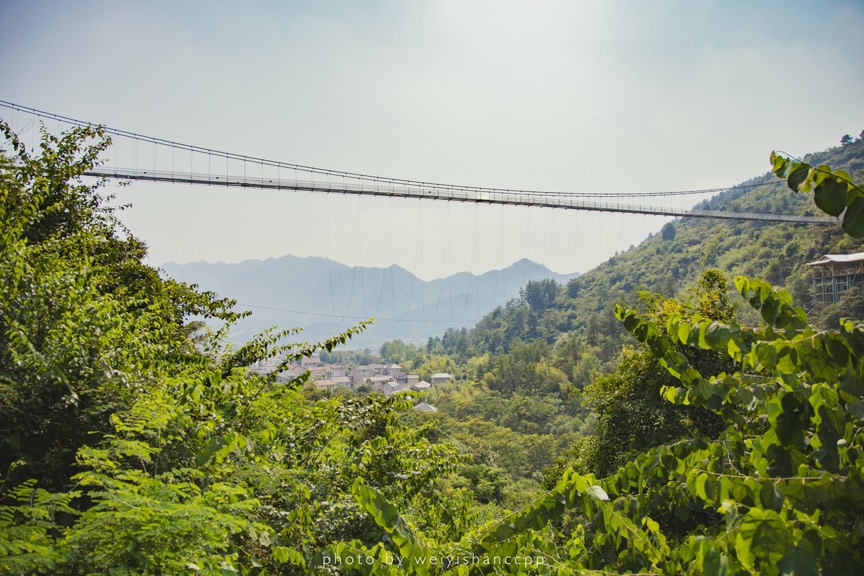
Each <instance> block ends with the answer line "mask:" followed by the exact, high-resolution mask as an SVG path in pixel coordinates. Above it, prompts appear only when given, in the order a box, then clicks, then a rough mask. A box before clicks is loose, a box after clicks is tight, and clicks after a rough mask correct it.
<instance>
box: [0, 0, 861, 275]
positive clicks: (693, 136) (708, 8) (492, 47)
mask: <svg viewBox="0 0 864 576" xmlns="http://www.w3.org/2000/svg"><path fill="white" fill-rule="evenodd" d="M0 99H3V100H9V101H12V102H16V103H18V104H23V105H25V106H31V107H34V108H39V109H42V110H48V111H51V112H55V113H58V114H62V115H66V116H71V117H74V118H80V119H83V120H89V121H93V122H99V123H104V124H107V125H109V126H112V127H116V128H121V129H125V130H130V131H135V132H139V133H143V134H148V135H154V136H159V137H162V138H167V139H173V140H176V141H180V142H188V143H192V144H198V145H202V146H206V147H210V148H215V149H223V150H230V151H234V152H239V153H242V154H247V155H252V156H263V157H267V158H273V159H277V160H283V161H286V162H294V163H300V164H309V165H315V166H321V167H327V168H333V169H340V170H349V171H357V172H364V173H371V174H379V175H384V176H395V177H404V178H411V179H416V180H427V181H437V182H447V183H459V184H470V185H481V186H500V187H510V188H530V189H547V190H561V191H573V192H604V191H610V192H612V191H619V192H620V191H659V190H679V189H692V188H707V187H717V186H725V185H732V184H736V183H739V182H741V181H743V180H746V179H749V178H750V177H753V176H756V175H759V174H761V173H764V172H765V171H766V170H767V169H768V167H769V166H768V155H769V154H770V152H771V150H774V149H783V150H786V151H789V152H791V153H794V154H804V153H806V152H809V151H815V150H820V149H823V148H826V147H829V146H833V145H837V144H838V141H839V138H840V137H841V136H842V135H843V134H845V133H852V134H853V135H857V134H858V133H859V132H861V130H862V129H864V2H862V1H861V0H855V1H848V2H842V1H837V2H820V3H814V2H803V1H802V2H798V1H790V0H784V1H782V2H758V3H756V2H749V1H728V0H724V1H716V2H692V1H676V2H672V1H667V2H664V1H656V2H642V1H629V2H625V1H602V2H599V1H598V2H577V1H561V2H552V1H549V2H540V1H537V2H527V1H526V2H510V1H502V0H489V1H476V2H474V1H467V0H454V1H439V2H409V1H392V2H375V1H369V2H354V1H343V2H327V1H315V2H259V3H256V4H252V3H240V2H210V1H208V2H204V1H200V2H182V3H180V2H135V3H132V2H117V1H110V2H109V1H106V2H86V1H85V2H75V3H71V2H63V3H61V2H12V1H8V0H0ZM0 114H2V115H3V117H4V118H6V117H7V112H5V111H2V110H0ZM109 156H110V155H109ZM120 199H121V200H123V201H127V202H131V203H132V204H133V208H132V209H131V210H129V211H127V213H126V214H125V216H124V219H125V221H126V222H127V223H128V224H129V226H130V227H131V228H132V230H133V231H134V232H135V233H136V234H137V235H138V236H140V237H141V238H143V239H144V240H145V241H146V242H147V243H148V244H149V246H150V249H151V260H152V262H153V263H154V264H161V263H163V262H165V261H169V260H174V261H178V262H188V261H195V260H210V261H218V260H221V261H228V262H233V261H239V260H243V259H248V258H267V257H271V256H280V255H283V254H286V253H292V254H296V255H299V256H307V255H316V256H326V257H331V258H333V259H335V260H338V261H341V262H345V263H347V264H362V265H366V266H371V265H375V266H380V265H388V264H390V263H397V264H400V265H402V266H404V267H405V268H407V269H409V270H411V271H413V272H415V273H418V274H419V275H420V276H421V277H424V278H427V279H428V278H433V277H439V276H442V275H445V274H449V273H452V272H455V271H458V270H470V271H474V272H482V271H485V270H488V269H490V268H498V267H501V266H505V265H507V264H510V263H511V262H513V261H515V260H517V259H519V258H522V257H529V258H531V259H534V260H536V261H539V262H541V263H543V264H546V265H547V266H549V267H550V268H553V269H554V270H556V271H559V272H571V271H583V272H584V271H585V270H587V269H589V268H591V267H592V266H594V265H596V264H597V263H599V262H602V261H603V260H605V259H607V258H608V257H609V256H611V255H612V254H613V253H614V252H615V251H617V250H623V249H626V248H627V247H628V246H629V245H630V244H634V243H638V242H639V241H640V240H642V239H643V238H644V237H645V236H647V234H648V233H649V232H652V231H653V232H656V231H658V230H659V229H660V227H661V226H662V225H663V223H664V222H665V220H664V219H662V218H657V217H649V216H619V215H612V214H596V213H588V214H584V213H583V214H577V213H574V212H565V211H563V210H548V209H547V210H544V209H536V208H534V209H530V210H529V209H527V208H521V207H506V208H501V207H495V206H492V207H489V206H481V207H476V206H474V205H463V204H456V203H445V202H425V203H423V204H418V201H415V200H384V199H365V198H364V199H359V198H356V197H341V196H327V195H312V194H301V193H287V192H265V191H242V192H241V191H238V190H223V189H218V188H202V187H198V188H196V187H191V186H190V187H185V186H178V185H155V184H139V183H135V184H133V185H131V186H130V187H127V188H125V189H124V190H122V191H121V192H120Z"/></svg>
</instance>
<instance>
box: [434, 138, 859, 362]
mask: <svg viewBox="0 0 864 576" xmlns="http://www.w3.org/2000/svg"><path fill="white" fill-rule="evenodd" d="M808 161H810V162H811V163H814V164H828V165H830V166H832V167H834V168H836V169H839V170H845V171H846V172H848V173H849V174H850V175H851V176H852V177H853V179H856V178H857V179H858V180H860V179H862V177H864V139H860V138H859V139H857V140H854V141H850V142H849V143H847V144H846V145H844V146H839V147H836V148H832V149H830V150H828V151H825V152H820V153H818V154H813V155H812V156H811V157H808ZM698 207H699V208H706V209H712V210H725V211H730V212H757V213H764V214H800V215H821V216H824V214H822V213H821V212H819V209H818V208H816V207H815V206H814V204H813V200H812V194H805V193H800V194H794V193H791V192H790V190H789V188H788V187H787V186H786V183H785V182H784V181H781V180H778V179H777V178H776V177H775V176H774V175H773V174H771V173H768V174H766V175H764V176H760V177H757V178H754V179H752V180H750V181H748V182H744V183H742V184H741V185H739V186H737V187H735V188H733V189H731V190H729V191H727V192H724V193H721V194H719V195H718V196H716V197H715V198H713V199H711V200H710V201H708V202H705V203H703V204H701V205H700V206H698ZM861 251H864V241H862V240H860V239H855V238H851V237H849V236H847V235H844V234H843V231H842V230H841V229H840V227H839V226H812V225H806V224H778V223H762V222H753V221H741V222H738V221H734V220H714V219H703V218H683V219H677V220H675V221H674V222H670V223H668V224H666V225H665V226H664V227H663V228H662V230H661V231H660V232H659V233H658V234H656V235H654V236H652V237H650V238H648V239H647V240H645V241H644V242H642V243H641V244H639V245H638V246H636V247H634V248H632V249H630V250H628V251H626V252H624V253H622V254H620V255H617V256H614V257H612V258H610V259H609V260H608V261H606V262H605V263H603V264H601V265H600V266H598V267H596V268H594V269H593V270H590V271H589V272H587V273H585V274H583V275H582V276H579V277H578V278H574V279H573V280H570V282H569V283H567V285H566V286H565V287H564V288H563V289H561V288H558V289H556V287H555V286H554V285H553V284H552V283H550V282H542V281H535V282H531V283H530V284H529V285H527V286H526V287H525V288H524V289H523V290H522V298H520V299H517V300H514V301H512V302H511V303H509V304H508V305H507V306H503V307H500V308H498V309H496V310H494V311H493V312H492V313H490V314H489V315H487V316H486V317H485V318H483V319H482V320H481V321H480V322H479V323H478V324H477V326H476V327H475V328H474V329H473V330H464V331H462V336H461V337H459V338H456V337H455V335H454V333H453V332H450V333H448V334H446V335H444V336H443V338H442V339H441V340H440V343H441V344H443V346H444V350H445V351H446V352H448V353H451V354H466V346H467V347H469V349H468V351H467V354H468V355H471V354H472V353H473V352H475V351H476V352H478V353H479V352H484V351H488V352H493V353H494V352H497V351H506V350H508V349H509V348H510V346H511V345H512V343H513V342H514V341H515V340H516V339H520V340H523V341H529V340H533V339H535V338H541V339H543V340H545V341H546V342H547V343H549V344H553V343H555V341H556V340H557V339H559V338H561V336H562V335H563V334H569V335H570V337H573V336H575V335H578V336H586V337H588V338H589V339H590V340H592V341H596V340H598V339H608V337H609V336H610V335H611V336H613V341H618V340H619V338H618V337H620V336H622V335H623V330H622V329H621V327H620V325H619V323H618V322H617V321H616V320H615V318H614V315H613V309H614V306H615V304H616V303H619V302H628V303H631V304H632V303H634V302H635V301H636V299H637V297H638V295H639V292H641V291H648V292H654V293H658V294H664V295H675V294H680V293H682V292H683V291H684V290H685V289H686V288H688V287H690V286H693V285H694V283H695V282H696V279H697V277H698V276H699V274H700V272H701V271H702V270H705V269H708V268H716V269H718V270H720V271H721V272H723V273H724V274H725V275H726V276H727V277H729V278H731V277H733V276H736V275H744V276H755V277H759V278H762V279H764V280H766V281H768V282H770V283H772V284H774V285H776V286H782V287H785V288H787V289H788V290H789V291H790V293H791V294H792V295H793V297H794V298H795V301H796V302H798V303H800V304H801V305H802V306H804V308H805V309H806V310H807V311H808V312H811V313H813V314H814V316H815V320H816V322H817V323H818V324H821V320H822V317H823V315H824V316H825V317H826V318H833V319H836V318H837V314H836V313H834V314H832V312H835V311H834V310H828V311H823V310H817V309H814V306H813V303H812V294H811V292H812V289H811V285H810V278H809V271H808V269H807V267H806V266H805V264H806V263H807V262H811V261H813V260H815V259H817V258H818V257H819V256H821V255H822V254H848V253H854V252H861ZM850 296H851V294H850ZM861 312H862V313H864V309H862V310H861ZM450 342H457V344H455V345H450V346H448V343H450Z"/></svg>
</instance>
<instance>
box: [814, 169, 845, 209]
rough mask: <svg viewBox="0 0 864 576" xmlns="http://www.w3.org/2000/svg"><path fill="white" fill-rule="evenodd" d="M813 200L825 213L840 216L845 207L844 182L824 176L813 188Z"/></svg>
mask: <svg viewBox="0 0 864 576" xmlns="http://www.w3.org/2000/svg"><path fill="white" fill-rule="evenodd" d="M813 202H815V203H816V206H818V207H819V209H820V210H822V211H823V212H825V213H826V214H830V215H831V216H840V214H842V213H843V210H845V209H846V183H845V182H838V181H837V180H836V179H834V178H831V177H829V178H826V179H825V180H823V181H822V182H821V183H820V184H819V185H818V186H816V188H815V190H813Z"/></svg>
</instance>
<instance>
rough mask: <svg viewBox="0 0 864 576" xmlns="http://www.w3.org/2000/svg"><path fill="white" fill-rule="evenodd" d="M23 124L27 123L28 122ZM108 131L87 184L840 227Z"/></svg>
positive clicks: (635, 196) (45, 115)
mask: <svg viewBox="0 0 864 576" xmlns="http://www.w3.org/2000/svg"><path fill="white" fill-rule="evenodd" d="M0 108H5V109H6V110H8V111H9V112H10V113H11V114H12V115H17V117H16V120H17V124H18V125H19V126H20V125H22V124H26V123H28V122H29V123H30V124H31V126H30V129H31V130H32V131H33V132H34V133H35V129H33V126H32V124H35V121H36V120H39V121H41V122H43V125H45V124H46V123H47V124H49V125H50V124H52V123H53V126H54V128H55V131H56V132H57V133H59V132H62V131H63V130H65V129H68V128H70V127H78V126H95V125H94V124H92V123H90V122H85V121H82V120H77V119H74V118H69V117H66V116H61V115H58V114H54V113H51V112H45V111H42V110H37V109H35V108H29V107H26V106H21V105H19V104H15V103H12V102H7V101H4V100H0ZM21 116H24V120H23V121H22V120H21ZM102 128H103V130H104V132H105V133H106V134H107V135H109V136H111V138H112V156H113V159H112V161H111V163H110V165H103V166H100V167H98V168H95V169H93V170H91V171H89V172H87V173H85V175H86V176H93V177H98V178H106V179H116V180H122V181H150V182H162V183H175V184H194V185H205V186H224V187H232V188H257V189H271V190H285V191H299V192H318V193H328V194H347V195H359V196H379V197H390V198H415V199H425V200H445V201H458V202H473V203H478V204H501V205H517V206H535V207H543V208H563V209H566V210H579V211H589V212H610V213H625V214H643V215H655V216H672V217H682V218H684V217H690V218H718V219H727V220H750V221H760V222H786V223H796V224H814V225H829V224H836V220H835V219H833V218H825V217H816V216H801V215H794V214H761V213H752V212H730V211H722V210H706V209H700V208H683V207H677V208H676V207H670V206H668V205H662V204H661V205H657V202H656V201H657V200H658V199H663V198H669V197H674V196H691V197H696V199H697V200H699V199H708V198H710V197H711V196H713V195H716V194H718V193H720V192H723V191H726V190H730V189H731V188H733V187H728V188H712V189H702V190H678V191H670V192H642V193H640V192H631V193H585V192H569V193H568V192H552V191H542V190H519V189H506V188H491V187H490V188H487V187H478V186H461V185H453V184H442V183H435V182H423V181H418V180H410V179H402V178H389V177H383V176H374V175H368V174H361V173H356V172H347V171H341V170H331V169H326V168H316V167H313V166H306V165H300V164H292V163H289V162H281V161H276V160H270V159H265V158H257V157H251V156H247V155H243V154H236V153H232V152H226V151H220V150H213V149H210V148H206V147H202V146H195V145H191V144H184V143H180V142H175V141H171V140H166V139H162V138H157V137H153V136H147V135H143V134H138V133H135V132H129V131H126V130H120V129H116V128H111V127H107V126H102ZM778 183H779V181H778ZM739 187H740V186H739ZM589 198H590V199H589ZM610 198H626V199H627V201H625V202H610V201H608V199H610ZM652 201H653V204H652Z"/></svg>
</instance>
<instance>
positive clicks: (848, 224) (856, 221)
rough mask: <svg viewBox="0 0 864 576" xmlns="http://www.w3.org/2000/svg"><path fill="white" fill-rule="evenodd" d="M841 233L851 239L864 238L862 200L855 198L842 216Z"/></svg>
mask: <svg viewBox="0 0 864 576" xmlns="http://www.w3.org/2000/svg"><path fill="white" fill-rule="evenodd" d="M841 226H842V227H843V231H844V232H846V233H847V234H849V235H850V236H852V237H853V238H864V198H861V197H857V198H855V199H854V200H853V201H852V203H851V204H849V206H848V207H847V208H846V211H845V212H844V213H843V216H842V223H841Z"/></svg>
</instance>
